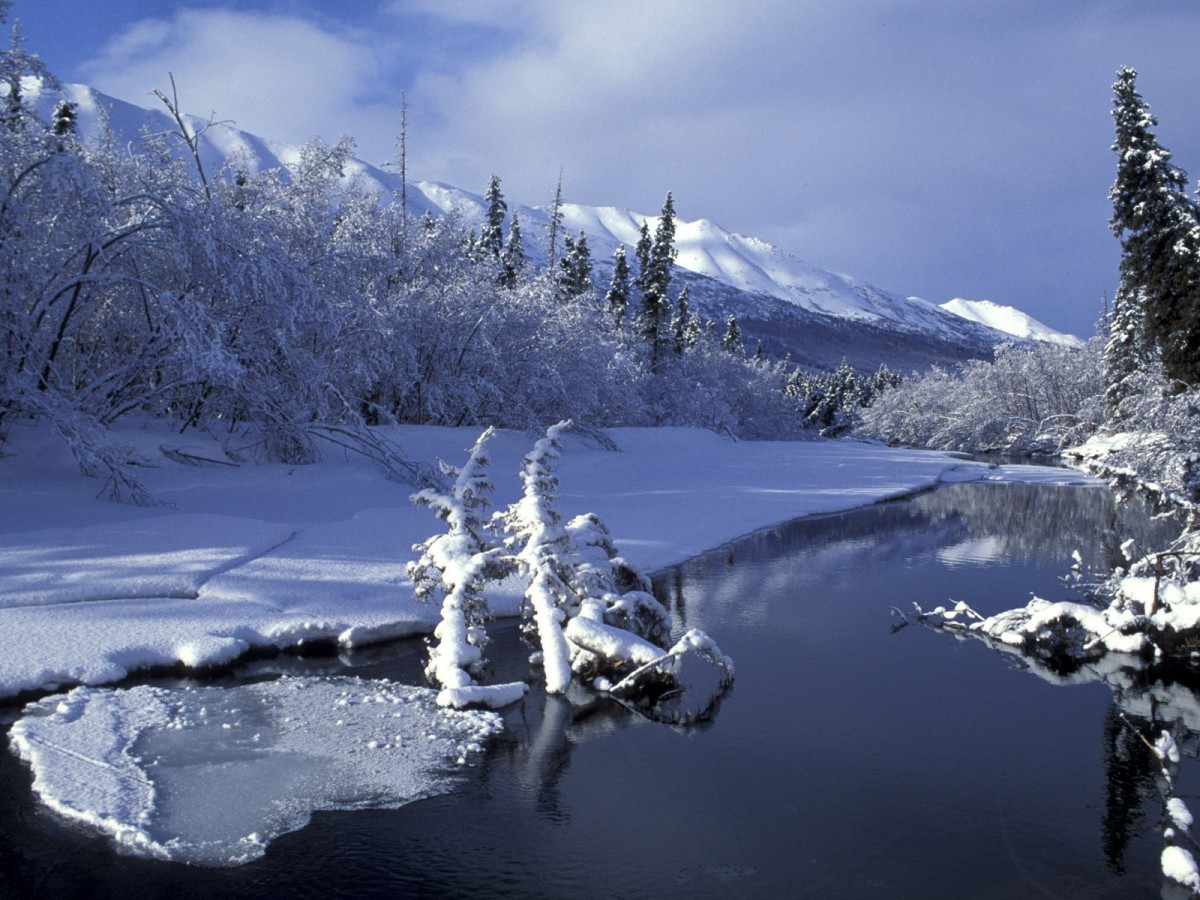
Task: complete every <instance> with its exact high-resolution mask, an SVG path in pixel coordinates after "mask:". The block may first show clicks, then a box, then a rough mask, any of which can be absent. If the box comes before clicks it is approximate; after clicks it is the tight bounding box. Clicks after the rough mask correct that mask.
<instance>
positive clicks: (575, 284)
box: [557, 231, 594, 300]
mask: <svg viewBox="0 0 1200 900" xmlns="http://www.w3.org/2000/svg"><path fill="white" fill-rule="evenodd" d="M563 242H564V244H565V245H566V252H564V253H563V255H562V258H561V259H559V261H558V278H557V283H558V296H559V297H560V298H561V299H563V300H571V299H574V298H575V297H580V296H582V295H583V294H586V293H588V292H589V291H591V290H592V289H593V287H594V285H593V284H592V252H591V250H590V249H589V248H588V244H587V235H585V234H584V233H583V232H582V231H581V232H579V237H577V238H572V237H570V236H569V235H568V236H567V237H566V238H564V241H563Z"/></svg>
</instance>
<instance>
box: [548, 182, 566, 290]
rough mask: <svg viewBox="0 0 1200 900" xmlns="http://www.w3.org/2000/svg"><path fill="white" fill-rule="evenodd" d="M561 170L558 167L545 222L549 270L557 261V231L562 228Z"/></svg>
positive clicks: (552, 268)
mask: <svg viewBox="0 0 1200 900" xmlns="http://www.w3.org/2000/svg"><path fill="white" fill-rule="evenodd" d="M562 182H563V171H562V168H561V167H559V170H558V183H557V184H556V185H555V187H554V202H553V203H551V204H550V215H549V216H548V221H547V222H546V243H547V245H548V246H547V248H546V259H547V260H549V264H550V270H551V271H554V267H555V265H556V264H557V263H558V233H559V231H561V230H562V224H563V211H562V207H563V196H562Z"/></svg>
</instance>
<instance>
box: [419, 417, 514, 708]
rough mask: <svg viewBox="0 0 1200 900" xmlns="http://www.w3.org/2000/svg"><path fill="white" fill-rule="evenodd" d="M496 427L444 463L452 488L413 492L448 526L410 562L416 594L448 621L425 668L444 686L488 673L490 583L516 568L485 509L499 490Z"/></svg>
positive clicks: (441, 626)
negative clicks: (459, 463)
mask: <svg viewBox="0 0 1200 900" xmlns="http://www.w3.org/2000/svg"><path fill="white" fill-rule="evenodd" d="M492 434H493V431H492V429H490V428H489V429H487V430H485V431H484V432H483V434H481V435H480V436H479V439H478V440H476V442H475V445H474V447H472V448H471V452H470V455H469V457H468V459H467V463H466V465H464V466H463V467H462V468H461V469H456V468H454V467H453V466H451V465H449V464H447V463H445V462H443V463H442V464H441V465H442V473H443V474H444V475H445V476H447V477H448V478H453V482H452V485H451V487H450V490H449V491H442V490H439V489H437V488H426V489H425V490H423V491H420V492H418V493H416V494H414V495H413V497H412V500H413V502H414V503H416V504H418V505H420V506H426V507H428V508H429V509H431V510H433V512H434V513H435V514H436V515H437V517H438V518H439V519H441V520H442V521H444V522H445V523H446V526H447V530H446V531H445V533H443V534H438V535H434V536H433V537H431V538H429V539H428V540H426V541H424V542H423V543H420V544H417V545H415V546H414V547H413V550H415V551H418V552H419V553H420V554H421V555H420V557H419V558H418V559H417V560H416V561H414V562H410V563H409V564H408V574H409V577H410V578H411V579H412V581H413V594H414V595H415V597H416V598H417V600H419V601H421V602H423V603H430V602H433V603H440V605H441V611H442V615H441V621H440V623H439V624H438V626H437V628H436V629H435V630H434V633H433V637H434V640H433V642H431V643H430V647H429V663H428V665H427V666H426V668H425V672H426V674H427V675H428V677H429V679H430V681H432V682H434V683H435V684H436V685H438V687H440V688H448V689H456V688H464V687H467V686H468V685H471V684H474V683H475V681H476V678H477V677H478V676H479V675H480V674H481V673H482V671H483V668H484V662H485V661H484V657H483V650H484V648H485V647H486V646H487V632H486V622H487V619H488V618H489V614H488V607H487V600H486V598H485V597H484V585H485V584H486V582H488V581H493V580H497V579H499V578H502V577H504V576H505V575H506V574H508V572H509V571H510V570H511V563H510V562H509V561H508V559H507V558H506V557H505V555H504V550H503V548H502V547H501V545H500V543H499V541H498V540H496V539H495V538H493V537H492V535H491V534H490V532H489V523H488V521H487V519H485V518H484V515H483V514H484V511H485V509H486V507H487V505H488V502H489V500H488V497H489V495H490V494H491V492H492V490H493V485H492V481H491V477H490V476H489V475H488V472H487V467H488V463H489V459H488V453H487V442H488V440H489V439H490V438H491V437H492Z"/></svg>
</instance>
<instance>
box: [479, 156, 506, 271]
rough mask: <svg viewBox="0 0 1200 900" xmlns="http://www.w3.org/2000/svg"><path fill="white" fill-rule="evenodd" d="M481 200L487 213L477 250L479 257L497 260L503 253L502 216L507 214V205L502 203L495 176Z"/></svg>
mask: <svg viewBox="0 0 1200 900" xmlns="http://www.w3.org/2000/svg"><path fill="white" fill-rule="evenodd" d="M483 199H484V200H485V201H486V202H487V213H486V215H485V216H484V220H483V224H482V225H481V226H480V230H479V248H480V253H481V255H483V256H485V257H491V258H492V259H499V258H500V254H501V253H502V252H503V251H504V216H505V213H507V212H508V204H507V203H505V202H504V194H502V193H501V192H500V179H499V178H497V177H496V176H495V175H493V176H492V180H491V181H489V182H488V186H487V193H485V194H484V197H483Z"/></svg>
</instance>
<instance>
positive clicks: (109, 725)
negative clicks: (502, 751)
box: [11, 677, 501, 866]
mask: <svg viewBox="0 0 1200 900" xmlns="http://www.w3.org/2000/svg"><path fill="white" fill-rule="evenodd" d="M435 696H436V695H435V692H433V691H431V690H427V689H424V688H415V687H407V686H403V685H399V684H395V683H392V682H388V681H369V680H361V679H356V678H286V677H285V678H280V679H278V680H276V681H270V682H263V683H257V684H250V685H244V686H240V687H234V688H222V687H212V686H205V687H193V688H187V689H164V688H156V687H149V686H139V687H134V688H129V689H124V690H110V689H96V688H86V687H82V688H76V689H75V690H73V691H71V692H70V693H69V694H66V695H59V696H55V697H50V698H47V699H45V700H42V701H39V702H37V703H31V704H30V705H29V706H28V707H26V710H25V715H24V717H23V718H22V719H21V720H20V721H18V722H17V723H16V724H15V725H14V726H13V728H12V733H11V741H12V743H13V746H14V748H15V749H16V750H17V752H18V753H19V754H20V755H21V757H22V758H23V759H25V760H26V761H27V762H28V763H29V764H30V765H31V767H32V768H33V775H34V790H35V791H36V792H37V794H38V796H39V797H40V798H41V800H42V802H44V803H45V804H46V805H47V806H49V807H51V808H52V809H54V810H56V811H58V812H59V813H61V814H63V815H65V816H67V817H69V818H72V819H75V820H77V821H80V822H83V823H86V824H87V825H89V826H91V827H93V828H96V829H98V830H100V831H103V832H105V833H107V834H109V835H110V836H112V837H113V839H115V840H116V841H117V843H118V844H119V845H121V847H122V848H124V849H126V850H128V851H131V852H133V853H135V854H138V855H142V856H149V857H154V858H160V859H171V860H177V861H182V862H188V863H195V864H199V865H205V866H234V865H239V864H241V863H244V862H248V861H249V860H252V859H255V858H257V857H259V856H262V854H263V853H264V851H265V850H266V846H267V844H268V843H269V842H270V841H271V840H272V839H274V838H275V837H278V836H279V835H281V834H284V833H285V832H288V831H295V830H296V829H298V828H302V827H303V826H304V825H305V824H307V823H308V821H309V818H310V816H311V814H312V813H313V812H314V811H315V810H318V809H360V808H367V807H396V806H401V805H403V804H405V803H409V802H411V801H413V800H417V799H420V798H423V797H428V796H432V795H434V794H439V793H444V792H446V791H447V790H449V789H450V788H451V786H452V785H453V782H454V780H455V776H456V772H457V771H459V770H460V768H461V766H463V765H465V764H466V763H467V761H468V759H469V758H470V757H471V756H472V755H473V754H476V753H478V752H479V751H480V749H481V746H482V744H483V742H484V741H485V740H486V739H487V738H488V737H490V736H491V735H493V734H495V733H497V732H498V731H499V730H500V728H501V720H500V719H499V717H498V716H496V714H494V713H489V712H463V711H457V710H443V709H439V708H438V707H437V706H436V704H435Z"/></svg>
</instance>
